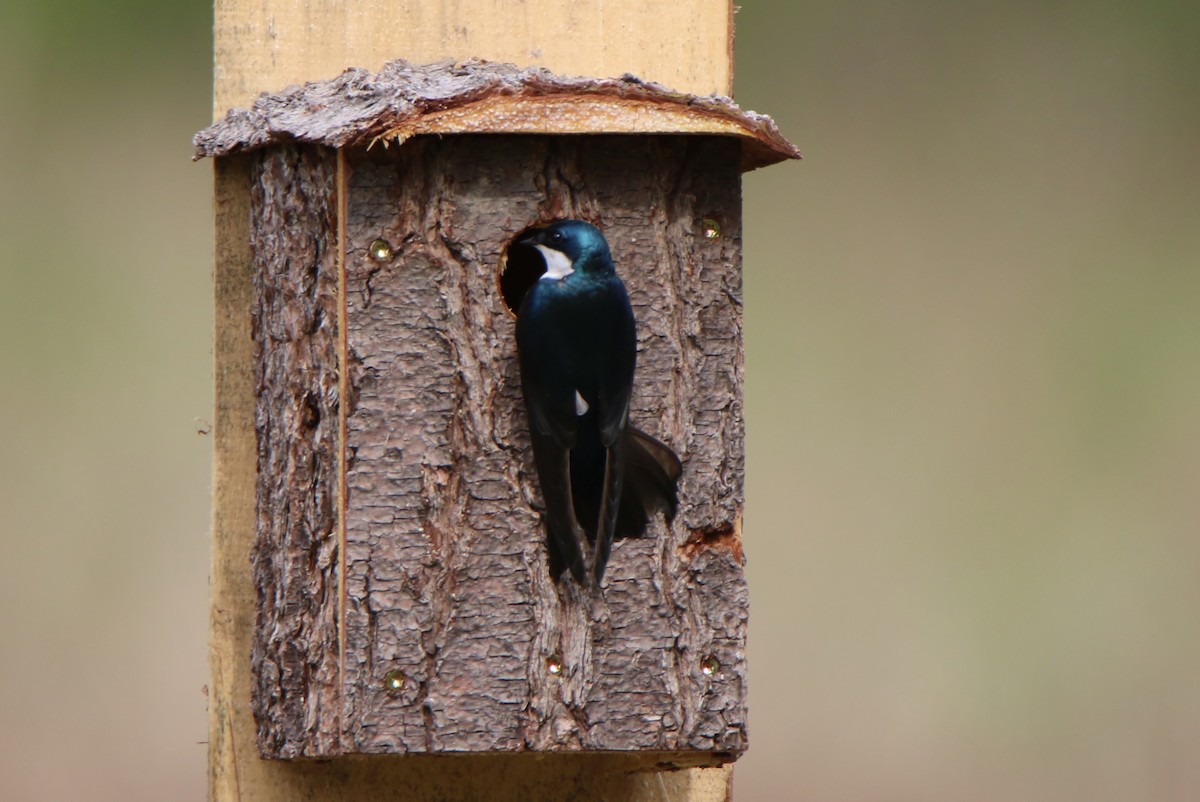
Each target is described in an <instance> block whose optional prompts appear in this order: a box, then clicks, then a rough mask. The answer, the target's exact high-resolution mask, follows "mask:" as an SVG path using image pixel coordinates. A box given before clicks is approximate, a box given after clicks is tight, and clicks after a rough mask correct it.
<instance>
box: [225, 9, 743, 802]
mask: <svg viewBox="0 0 1200 802" xmlns="http://www.w3.org/2000/svg"><path fill="white" fill-rule="evenodd" d="M664 20H670V24H669V25H665V24H664ZM215 27H216V42H215V49H216V64H215V87H214V108H215V112H216V114H217V116H220V115H221V114H223V113H224V112H225V111H226V110H227V109H229V108H230V107H234V106H247V105H249V104H250V103H251V102H252V100H253V99H254V97H255V96H256V95H257V94H258V93H260V92H263V91H271V90H277V89H280V88H282V87H283V86H285V85H287V84H289V83H295V82H299V81H304V80H314V79H319V78H325V77H329V76H331V75H334V74H336V73H338V72H340V71H341V70H342V69H343V68H345V67H348V66H363V67H368V68H372V69H374V68H378V67H379V66H380V65H381V64H382V63H384V62H385V61H387V60H389V59H392V58H395V57H398V56H403V57H406V58H409V59H410V60H414V61H432V60H436V59H439V58H447V57H449V58H460V59H466V58H470V57H484V58H491V59H496V60H502V61H510V62H515V63H518V64H541V65H543V66H546V67H549V68H551V69H554V70H556V71H558V72H561V73H566V74H583V75H597V76H616V75H619V74H622V73H625V72H631V73H635V74H637V75H639V76H641V77H643V78H647V79H650V80H656V81H659V82H661V83H663V84H666V85H668V86H672V87H673V88H676V89H679V90H683V91H691V92H696V93H699V94H709V93H713V92H720V93H725V94H728V92H729V89H730V82H731V77H732V59H731V48H732V7H731V4H730V3H729V2H727V0H669V1H667V2H663V1H662V0H658V1H653V0H650V1H648V0H578V2H573V3H571V4H570V6H569V7H568V6H567V5H565V4H562V3H549V2H538V1H536V0H531V2H526V3H523V4H518V5H515V6H511V7H510V6H507V5H505V4H495V3H492V2H487V1H486V0H457V1H454V0H445V1H444V2H442V3H440V4H431V3H408V4H395V3H385V2H382V1H381V0H360V2H352V3H347V4H328V3H317V2H314V0H217V4H216V26H215ZM215 185H216V186H215V217H216V237H217V246H216V271H215V292H216V332H215V359H216V366H215V376H216V438H215V445H216V454H215V476H214V516H213V577H212V618H211V624H212V633H211V665H212V674H213V677H212V684H211V690H210V707H211V709H210V749H209V771H210V797H211V798H212V799H214V800H233V799H238V800H243V799H244V800H264V801H266V802H274V801H275V800H279V801H280V802H282V800H292V799H301V798H302V799H309V800H342V799H363V798H369V799H379V800H391V799H396V800H399V799H426V800H440V799H462V798H481V799H482V798H487V799H493V800H498V802H503V801H504V800H508V799H513V800H516V799H563V798H570V799H580V800H587V799H597V800H598V799H625V800H639V799H664V798H666V799H678V800H693V801H697V800H720V799H727V798H728V796H729V770H728V769H726V768H719V769H693V770H688V771H677V772H670V773H655V772H646V771H641V772H638V773H631V772H630V769H631V768H634V767H637V762H636V757H634V758H631V757H628V756H623V755H621V754H592V755H525V754H522V755H486V756H461V757H459V756H448V757H407V758H403V759H396V758H387V757H381V758H354V759H342V760H336V761H329V762H325V761H322V762H317V761H268V760H263V759H262V758H260V757H259V754H258V748H257V746H256V743H255V725H254V720H253V717H252V715H251V711H250V698H251V683H252V682H253V678H252V677H251V674H250V649H251V642H252V637H253V625H254V605H255V586H254V579H253V576H252V574H251V568H250V561H249V555H250V551H251V547H252V543H253V538H254V531H255V504H254V499H255V476H256V446H255V431H254V408H255V387H254V382H253V367H252V356H253V353H252V342H251V332H250V325H251V305H252V295H253V288H252V281H251V264H252V260H251V254H250V249H249V242H250V228H249V222H250V221H249V208H250V163H249V161H248V160H247V159H245V158H243V157H233V158H227V159H222V160H220V161H218V162H217V166H216V168H215Z"/></svg>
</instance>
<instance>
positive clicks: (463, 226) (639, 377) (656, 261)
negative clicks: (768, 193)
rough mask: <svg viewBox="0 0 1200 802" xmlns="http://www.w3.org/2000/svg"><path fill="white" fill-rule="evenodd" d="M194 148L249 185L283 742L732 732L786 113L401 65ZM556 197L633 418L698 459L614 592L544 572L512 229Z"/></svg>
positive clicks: (627, 742)
mask: <svg viewBox="0 0 1200 802" xmlns="http://www.w3.org/2000/svg"><path fill="white" fill-rule="evenodd" d="M196 144H197V153H198V155H200V156H213V157H216V158H219V159H244V160H248V164H249V175H250V180H251V182H252V186H251V189H250V198H251V210H250V224H249V228H250V245H251V250H252V253H253V271H254V275H253V282H254V292H255V298H254V303H253V306H254V311H253V325H252V331H253V337H254V340H255V354H256V364H255V382H256V384H255V392H256V396H257V407H256V416H255V425H256V431H257V443H258V485H257V510H258V514H257V541H256V543H257V545H256V547H255V549H254V553H253V555H252V561H253V568H254V574H255V577H256V579H257V584H258V589H259V597H258V608H257V637H256V641H255V645H254V649H253V663H254V665H253V676H254V678H255V679H254V688H253V698H252V699H251V700H248V701H249V702H250V703H251V704H252V706H253V709H254V712H255V716H256V719H257V722H258V736H259V737H258V740H259V746H260V748H261V750H262V753H263V754H264V755H265V756H268V757H279V758H287V757H328V756H336V755H347V754H401V753H432V752H511V751H526V750H529V751H556V752H563V751H635V750H636V751H640V752H644V753H649V754H651V755H652V756H654V759H655V760H657V761H659V762H662V763H666V764H673V765H681V766H682V765H705V764H714V763H720V762H723V761H726V760H729V759H732V758H734V757H736V756H737V755H738V754H739V753H741V752H742V751H743V750H744V749H745V748H746V745H747V739H746V659H745V637H746V620H747V613H748V609H747V608H748V600H747V591H746V585H745V579H744V575H743V562H744V560H743V554H742V544H741V538H742V511H743V493H742V487H743V400H742V276H741V263H742V259H741V230H742V221H741V194H740V187H741V174H742V172H743V171H745V170H749V169H753V168H755V167H759V166H763V165H767V164H771V163H774V162H777V161H781V160H783V159H787V158H795V157H797V156H798V154H797V152H796V151H795V149H794V148H793V147H792V146H791V145H790V144H788V143H787V142H786V141H785V140H784V139H783V138H782V137H781V136H780V135H779V133H778V132H777V131H776V129H775V127H774V124H773V123H772V122H771V121H770V120H769V119H768V118H766V117H762V116H758V115H755V114H752V113H747V112H743V111H741V110H739V109H738V108H737V107H736V106H734V105H733V104H732V102H731V101H728V100H726V99H721V98H698V97H694V96H689V95H681V94H677V93H674V92H671V91H669V90H666V89H664V88H663V87H660V86H657V85H654V84H647V83H644V82H641V81H639V80H637V79H635V78H632V77H626V78H622V79H616V80H613V79H606V80H592V79H579V78H571V79H568V78H562V77H558V76H555V75H552V74H550V73H548V72H546V71H544V70H540V69H527V70H518V69H517V68H515V67H511V66H505V65H497V64H489V63H483V62H470V63H456V64H452V63H443V64H437V65H432V66H428V67H415V66H413V65H410V64H408V63H405V62H396V63H393V64H390V65H388V66H387V67H385V68H384V69H383V70H382V71H381V72H379V73H376V74H370V73H367V72H364V71H359V70H351V71H348V72H346V73H344V74H342V75H341V76H339V77H337V78H335V79H333V80H330V81H325V82H321V83H311V84H308V85H306V86H303V87H299V88H292V89H289V90H287V91H285V92H282V93H280V94H276V95H270V96H263V97H262V98H261V99H260V100H259V101H258V102H257V103H256V104H255V106H254V108H253V109H252V110H249V111H235V112H232V113H230V114H229V115H228V116H227V117H226V118H225V119H224V120H223V121H222V122H220V123H218V124H217V125H214V126H213V127H212V128H209V129H207V130H205V131H203V132H202V133H200V134H199V135H198V136H197V138H196ZM562 219H580V220H584V221H588V222H590V223H593V224H595V225H596V226H597V227H598V228H599V229H600V230H601V231H602V232H603V234H604V236H605V237H606V238H607V241H608V244H609V246H610V248H611V251H612V256H613V260H614V262H615V265H616V270H617V272H618V274H619V275H620V277H621V278H622V279H623V280H624V282H625V285H626V287H627V288H628V294H629V298H630V301H631V305H632V309H633V312H634V315H635V317H636V321H637V327H636V331H637V367H636V373H635V376H634V385H633V391H632V397H631V401H630V405H629V410H630V411H629V420H630V422H631V424H632V425H635V426H637V427H638V428H639V429H641V430H643V431H645V432H646V433H648V434H649V435H651V436H652V437H654V438H656V439H657V440H659V441H661V442H662V443H663V444H665V445H667V446H668V447H669V448H670V449H672V450H673V451H674V452H675V453H676V454H678V456H679V460H680V463H681V464H682V468H683V470H682V475H681V476H680V478H679V480H678V509H677V512H676V514H675V515H674V517H673V519H672V520H671V521H670V522H669V523H668V521H667V520H666V517H665V516H662V515H655V516H654V517H653V518H652V520H651V524H650V526H649V527H648V529H647V530H646V532H645V534H644V536H643V537H639V538H626V539H622V540H618V541H617V542H616V543H615V545H614V547H613V549H612V553H611V557H610V559H609V560H608V568H607V572H606V573H605V575H604V578H603V582H602V583H601V584H600V585H599V586H598V587H586V586H583V585H580V584H579V583H577V582H575V581H573V580H572V579H571V577H570V574H567V575H565V577H563V576H560V577H555V576H552V574H551V571H550V569H549V564H548V556H547V534H546V524H545V521H544V520H543V517H544V515H543V514H544V511H545V506H544V505H545V502H544V496H543V493H542V490H541V487H540V486H539V481H538V474H537V472H536V471H535V467H534V462H533V458H532V456H531V448H530V433H529V423H528V421H527V419H526V412H525V408H524V404H523V401H522V385H521V378H520V373H519V368H518V358H517V349H516V343H515V341H514V329H515V321H516V310H519V309H520V304H521V298H522V296H523V295H524V293H525V292H526V291H527V290H528V288H529V287H530V286H532V284H533V282H534V281H537V280H538V279H539V274H540V273H541V271H542V270H543V269H545V265H544V264H543V263H542V262H540V261H539V260H538V257H537V253H536V251H532V250H531V249H528V248H518V247H516V244H515V243H516V241H517V240H518V238H520V237H521V236H522V235H523V234H524V233H526V232H528V231H530V230H531V229H533V228H535V227H538V226H544V225H546V224H549V223H552V222H554V221H557V220H562ZM581 414H582V413H581Z"/></svg>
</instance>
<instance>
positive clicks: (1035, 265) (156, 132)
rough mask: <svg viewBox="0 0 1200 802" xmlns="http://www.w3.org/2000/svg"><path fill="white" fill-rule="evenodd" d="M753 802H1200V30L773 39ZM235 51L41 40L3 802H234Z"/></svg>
mask: <svg viewBox="0 0 1200 802" xmlns="http://www.w3.org/2000/svg"><path fill="white" fill-rule="evenodd" d="M737 24H738V41H737V54H738V61H737V96H738V100H739V101H740V102H741V103H742V105H744V106H747V107H749V108H754V109H758V110H761V111H766V112H769V113H771V114H773V115H774V116H775V117H776V119H777V120H778V121H779V123H780V125H781V127H782V129H783V130H784V132H785V133H786V134H788V135H789V136H790V137H791V138H792V139H793V140H794V141H795V142H797V143H798V144H799V145H800V146H801V148H802V149H803V150H804V151H805V154H806V157H807V158H806V161H804V162H803V163H800V164H789V165H783V166H779V167H775V168H771V169H768V170H765V171H761V172H758V173H753V174H750V175H749V176H747V178H746V182H745V192H746V244H745V251H746V315H747V344H748V355H747V363H748V370H747V396H748V404H747V409H748V427H749V476H748V488H747V495H748V500H749V503H748V510H747V516H746V547H747V553H748V557H749V566H748V570H749V574H750V579H751V583H752V585H751V588H752V594H753V605H754V607H753V616H752V627H751V638H752V640H751V671H752V677H751V682H752V686H751V706H752V720H751V727H752V731H751V741H752V748H751V751H750V752H749V754H748V755H747V756H746V757H745V758H744V759H743V761H741V762H740V763H739V764H738V768H737V788H738V795H737V798H738V799H739V800H743V802H744V801H745V800H751V802H757V800H822V801H824V800H872V801H874V800H914V802H915V801H917V800H963V799H969V800H983V801H984V802H987V801H989V800H1006V801H1008V800H1012V801H1013V802H1016V801H1018V800H1019V801H1020V802H1027V801H1029V800H1089V802H1091V801H1093V800H1113V802H1117V801H1124V800H1155V801H1156V802H1160V801H1168V800H1181V801H1182V800H1195V799H1198V798H1200V632H1198V630H1200V624H1198V622H1197V619H1198V611H1200V365H1198V364H1197V349H1198V346H1200V314H1198V312H1200V308H1198V307H1200V47H1197V42H1198V41H1200V5H1198V4H1196V3H1181V2H1149V3H1142V4H1130V3H1116V2H1083V1H1082V0H1075V1H1074V2H1056V3H1033V2H1023V3H1008V4H999V5H998V4H983V3H973V4H964V3H955V2H950V1H949V0H925V1H924V2H910V3H906V4H893V3H855V2H828V1H826V2H808V3H785V2H758V3H747V4H746V6H745V7H743V8H742V9H741V11H740V12H739V14H738V16H737ZM210 98H211V7H210V5H209V3H208V2H187V3H173V4H164V3H158V2H153V0H113V1H112V2H109V3H106V4H103V5H100V4H86V3H81V2H70V1H69V0H46V1H44V2H40V3H36V4H35V3H32V2H22V3H15V4H14V3H12V2H8V3H5V4H4V6H3V9H0V101H2V103H3V105H2V106H0V108H2V112H0V113H2V114H3V123H2V124H0V159H2V160H3V177H4V183H3V187H4V191H3V192H2V193H0V242H2V243H3V249H2V250H0V265H2V266H3V288H2V289H0V338H2V341H3V342H4V343H6V345H7V347H5V348H3V349H0V376H2V377H3V379H2V381H3V385H2V386H3V390H4V391H3V392H2V393H0V427H2V429H0V432H2V435H3V440H2V441H0V442H2V444H3V445H2V453H3V458H2V459H0V522H2V525H3V534H4V540H3V543H4V552H5V554H4V561H3V581H2V582H0V599H2V602H3V607H2V609H3V613H4V615H3V623H2V624H0V627H2V629H0V638H2V640H0V643H2V646H0V721H2V722H3V726H0V795H2V796H3V798H4V799H6V800H19V801H21V802H23V801H24V800H31V801H32V800H84V799H86V800H122V801H124V802H134V801H137V800H168V799H169V800H177V799H201V798H203V795H204V787H205V773H204V765H205V746H204V744H203V741H205V739H206V738H207V733H206V715H205V712H204V696H203V692H202V687H203V685H204V683H205V682H206V681H207V667H206V664H205V660H206V648H205V638H206V630H207V623H206V616H207V610H206V604H207V593H208V586H207V576H208V561H209V550H208V548H209V547H208V539H207V531H208V525H209V524H208V510H209V499H208V493H209V484H210V450H211V438H210V437H207V436H205V435H204V434H201V433H200V432H202V431H204V430H205V429H206V425H207V423H206V422H207V421H208V420H209V419H210V416H211V413H210V404H211V364H210V360H211V348H210V333H211V325H212V302H211V284H210V282H211V261H212V242H211V240H212V231H211V227H212V223H211V209H210V202H211V167H210V166H209V165H208V164H198V165H196V164H192V163H191V162H190V161H189V158H190V154H191V147H190V142H189V140H190V137H191V135H192V133H194V132H195V131H196V130H198V129H199V128H202V127H203V126H205V125H206V124H207V123H208V121H209V115H210V109H211V100H210Z"/></svg>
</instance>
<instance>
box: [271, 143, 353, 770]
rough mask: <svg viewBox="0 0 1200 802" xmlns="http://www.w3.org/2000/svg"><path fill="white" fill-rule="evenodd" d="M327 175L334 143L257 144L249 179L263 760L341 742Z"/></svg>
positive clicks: (335, 343) (331, 201) (334, 314)
mask: <svg viewBox="0 0 1200 802" xmlns="http://www.w3.org/2000/svg"><path fill="white" fill-rule="evenodd" d="M336 175H337V154H336V152H335V151H333V150H330V149H328V148H320V147H316V146H313V145H303V146H284V147H279V148H273V149H272V150H270V151H265V152H264V153H262V154H261V155H260V156H259V157H258V158H257V159H256V163H255V166H254V168H253V176H252V180H253V183H252V189H251V199H250V203H251V225H250V239H251V249H252V251H253V253H254V292H255V306H254V312H253V320H252V326H251V331H252V336H253V337H254V345H255V354H256V361H255V364H256V374H255V380H256V393H257V404H256V407H255V429H256V432H257V435H258V504H257V507H258V537H257V539H256V541H255V548H254V556H253V563H254V579H255V583H256V585H257V587H258V611H257V627H256V632H255V639H254V646H253V653H252V654H253V657H252V659H253V662H254V666H255V685H254V699H253V706H254V713H255V717H256V718H257V719H258V722H259V728H258V742H259V748H260V750H261V751H262V752H263V754H265V755H270V756H272V757H299V756H311V755H321V754H329V753H331V752H334V751H336V750H337V748H338V745H339V730H340V724H339V722H340V716H339V710H338V706H339V680H340V677H339V670H338V620H337V613H338V577H337V559H338V520H337V483H338V476H339V474H338V470H339V466H338V459H337V455H338V450H337V435H338V411H339V408H340V402H339V397H338V395H339V394H338V351H339V347H340V346H339V340H338V337H339V335H338V330H337V320H338V297H337V285H338V277H337V250H336V246H337V226H336V210H337V188H336V185H335V179H336Z"/></svg>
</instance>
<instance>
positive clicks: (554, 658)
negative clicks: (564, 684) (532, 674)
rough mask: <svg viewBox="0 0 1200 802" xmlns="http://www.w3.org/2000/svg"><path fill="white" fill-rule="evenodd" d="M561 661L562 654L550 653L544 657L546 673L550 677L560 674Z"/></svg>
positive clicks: (561, 668) (561, 669) (561, 670)
mask: <svg viewBox="0 0 1200 802" xmlns="http://www.w3.org/2000/svg"><path fill="white" fill-rule="evenodd" d="M562 672H563V661H562V655H560V654H552V655H550V656H549V657H547V658H546V673H547V674H549V675H550V676H552V677H558V676H562Z"/></svg>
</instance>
